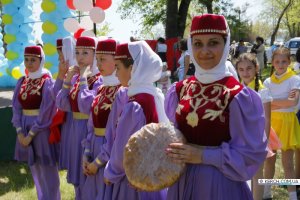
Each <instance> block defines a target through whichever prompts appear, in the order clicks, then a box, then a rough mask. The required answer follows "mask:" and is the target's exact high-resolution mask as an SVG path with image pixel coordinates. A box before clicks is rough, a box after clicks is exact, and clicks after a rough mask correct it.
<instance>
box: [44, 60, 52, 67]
mask: <svg viewBox="0 0 300 200" xmlns="http://www.w3.org/2000/svg"><path fill="white" fill-rule="evenodd" d="M44 66H45V68H47V69H50V68H51V67H52V66H53V64H52V62H49V61H47V62H45V65H44Z"/></svg>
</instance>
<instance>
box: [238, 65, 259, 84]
mask: <svg viewBox="0 0 300 200" xmlns="http://www.w3.org/2000/svg"><path fill="white" fill-rule="evenodd" d="M236 67H237V71H238V74H239V77H240V78H241V79H242V81H243V82H244V83H245V84H246V85H248V84H249V83H250V82H251V81H252V80H253V79H254V78H255V75H256V72H257V68H256V66H255V65H254V64H253V63H252V62H251V61H249V60H242V61H241V62H239V63H238V64H237V66H236Z"/></svg>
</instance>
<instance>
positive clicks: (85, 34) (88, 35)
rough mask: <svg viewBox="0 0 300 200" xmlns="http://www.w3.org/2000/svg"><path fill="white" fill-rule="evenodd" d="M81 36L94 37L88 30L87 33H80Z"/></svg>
mask: <svg viewBox="0 0 300 200" xmlns="http://www.w3.org/2000/svg"><path fill="white" fill-rule="evenodd" d="M81 36H87V37H95V34H94V32H93V31H90V30H88V31H83V32H82V33H81Z"/></svg>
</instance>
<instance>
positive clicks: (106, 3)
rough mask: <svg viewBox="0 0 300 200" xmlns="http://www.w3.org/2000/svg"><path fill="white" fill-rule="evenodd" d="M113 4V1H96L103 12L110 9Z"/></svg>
mask: <svg viewBox="0 0 300 200" xmlns="http://www.w3.org/2000/svg"><path fill="white" fill-rule="evenodd" d="M111 4H112V1H111V0H96V6H97V7H99V8H102V9H103V10H106V9H107V8H109V7H110V6H111Z"/></svg>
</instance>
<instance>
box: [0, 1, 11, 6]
mask: <svg viewBox="0 0 300 200" xmlns="http://www.w3.org/2000/svg"><path fill="white" fill-rule="evenodd" d="M12 1H13V0H1V3H2V4H3V5H6V4H10V3H12Z"/></svg>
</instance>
